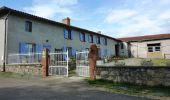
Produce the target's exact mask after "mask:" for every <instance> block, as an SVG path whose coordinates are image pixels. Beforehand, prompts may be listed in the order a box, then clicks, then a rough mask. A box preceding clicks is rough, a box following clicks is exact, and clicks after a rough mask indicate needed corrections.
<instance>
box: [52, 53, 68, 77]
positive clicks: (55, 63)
mask: <svg viewBox="0 0 170 100" xmlns="http://www.w3.org/2000/svg"><path fill="white" fill-rule="evenodd" d="M49 75H58V76H67V77H68V51H67V52H57V53H49Z"/></svg>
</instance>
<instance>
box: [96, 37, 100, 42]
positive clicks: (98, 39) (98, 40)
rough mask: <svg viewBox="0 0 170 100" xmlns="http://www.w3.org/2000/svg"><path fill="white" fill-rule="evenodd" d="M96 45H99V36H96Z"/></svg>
mask: <svg viewBox="0 0 170 100" xmlns="http://www.w3.org/2000/svg"><path fill="white" fill-rule="evenodd" d="M96 43H97V44H100V36H96Z"/></svg>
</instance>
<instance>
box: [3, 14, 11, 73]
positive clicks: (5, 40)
mask: <svg viewBox="0 0 170 100" xmlns="http://www.w3.org/2000/svg"><path fill="white" fill-rule="evenodd" d="M9 14H10V11H9V12H8V14H7V16H6V17H5V37H4V55H3V72H5V65H6V53H7V52H6V50H7V20H8V16H9Z"/></svg>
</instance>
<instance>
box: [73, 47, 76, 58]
mask: <svg viewBox="0 0 170 100" xmlns="http://www.w3.org/2000/svg"><path fill="white" fill-rule="evenodd" d="M75 55H76V49H75V48H72V56H73V57H75Z"/></svg>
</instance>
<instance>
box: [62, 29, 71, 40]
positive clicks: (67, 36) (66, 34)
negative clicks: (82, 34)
mask: <svg viewBox="0 0 170 100" xmlns="http://www.w3.org/2000/svg"><path fill="white" fill-rule="evenodd" d="M64 38H65V39H70V40H71V39H72V33H71V30H70V29H64Z"/></svg>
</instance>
